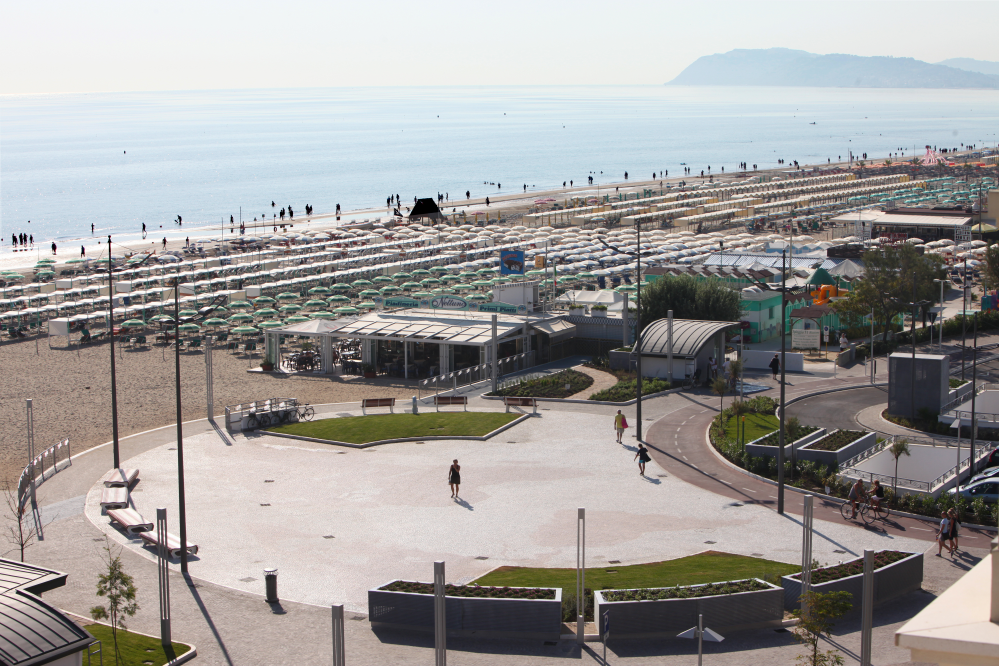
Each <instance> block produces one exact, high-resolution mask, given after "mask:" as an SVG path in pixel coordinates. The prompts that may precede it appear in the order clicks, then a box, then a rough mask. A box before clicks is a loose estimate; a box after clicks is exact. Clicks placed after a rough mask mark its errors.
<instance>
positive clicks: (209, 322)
mask: <svg viewBox="0 0 999 666" xmlns="http://www.w3.org/2000/svg"><path fill="white" fill-rule="evenodd" d="M201 324H202V326H228V325H229V322H227V321H226V320H225V319H222V318H220V317H212V318H210V319H206V320H204V321H203V322H201Z"/></svg>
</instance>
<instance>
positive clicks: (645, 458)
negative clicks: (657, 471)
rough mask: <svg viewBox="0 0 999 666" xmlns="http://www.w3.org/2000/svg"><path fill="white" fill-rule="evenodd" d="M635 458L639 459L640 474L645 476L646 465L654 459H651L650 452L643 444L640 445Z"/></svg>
mask: <svg viewBox="0 0 999 666" xmlns="http://www.w3.org/2000/svg"><path fill="white" fill-rule="evenodd" d="M635 458H637V459H638V473H639V474H641V475H642V476H645V463H647V462H649V461H650V460H652V458H650V457H649V450H648V449H647V448H645V445H644V444H642V443H641V442H639V443H638V453H636V454H635Z"/></svg>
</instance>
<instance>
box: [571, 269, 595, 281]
mask: <svg viewBox="0 0 999 666" xmlns="http://www.w3.org/2000/svg"><path fill="white" fill-rule="evenodd" d="M576 277H578V278H579V279H580V280H596V279H597V276H596V275H594V274H593V273H590V272H587V271H583V272H582V273H580V274H578V275H577V276H576Z"/></svg>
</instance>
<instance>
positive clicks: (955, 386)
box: [949, 377, 969, 389]
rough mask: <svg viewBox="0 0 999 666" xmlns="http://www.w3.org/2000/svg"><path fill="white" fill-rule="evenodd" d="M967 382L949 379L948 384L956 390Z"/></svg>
mask: <svg viewBox="0 0 999 666" xmlns="http://www.w3.org/2000/svg"><path fill="white" fill-rule="evenodd" d="M968 381H969V380H964V379H958V378H957V377H951V378H950V379H949V384H950V387H951V388H952V389H956V388H957V387H958V386H964V385H965V384H967V383H968Z"/></svg>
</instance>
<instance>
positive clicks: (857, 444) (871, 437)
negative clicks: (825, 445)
mask: <svg viewBox="0 0 999 666" xmlns="http://www.w3.org/2000/svg"><path fill="white" fill-rule="evenodd" d="M836 432H839V431H838V430H833V431H832V432H830V433H828V434H826V435H825V436H826V437H828V436H829V435H832V434H833V433H836ZM816 442H818V439H815V440H812V442H810V443H812V444H813V443H816ZM877 442H878V435H877V433H874V432H869V433H867V434H866V435H864V436H863V437H861V438H860V439H858V440H856V441H853V442H850V443H849V444H847V445H846V446H844V447H843V448H841V449H839V450H837V451H822V450H820V449H811V448H809V447H808V446H804V447H802V448H800V449H797V450H796V455H797V456H798V460H812V461H815V462H817V463H819V464H820V465H833V464H836V465H840V464H842V463H843V462H845V461H847V460H849V459H850V458H852V457H853V456H855V455H857V454H858V453H860V452H862V451H866V450H867V449H869V448H871V447H872V446H874V445H875V444H877Z"/></svg>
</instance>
